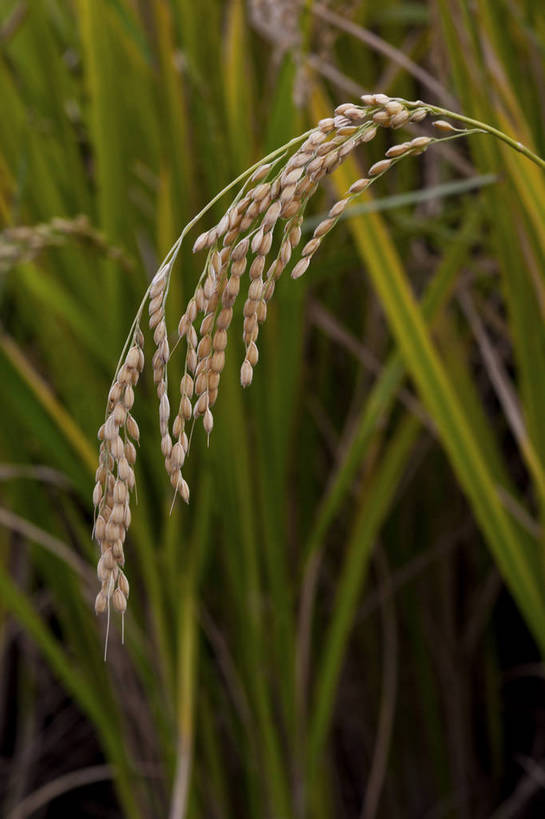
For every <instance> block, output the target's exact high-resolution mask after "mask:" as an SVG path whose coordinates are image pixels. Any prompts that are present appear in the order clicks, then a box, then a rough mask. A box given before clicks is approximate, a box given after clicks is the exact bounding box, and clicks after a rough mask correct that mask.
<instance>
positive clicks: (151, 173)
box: [0, 0, 545, 819]
mask: <svg viewBox="0 0 545 819" xmlns="http://www.w3.org/2000/svg"><path fill="white" fill-rule="evenodd" d="M369 91H382V92H384V93H387V94H390V95H393V96H401V97H405V98H406V99H411V100H412V99H417V98H422V99H425V100H427V101H429V102H433V103H435V104H438V105H441V106H446V107H449V108H452V109H455V110H457V111H461V112H463V113H465V114H467V115H468V116H473V117H477V118H478V119H482V120H485V121H486V122H488V123H490V124H492V125H495V126H496V127H499V128H501V129H502V130H504V131H506V132H507V133H509V134H510V135H512V136H513V137H515V138H516V139H517V140H520V141H521V142H523V143H524V144H526V145H528V146H529V147H530V148H532V150H534V151H536V152H537V153H538V154H540V155H541V156H545V6H544V4H543V2H542V0H520V2H517V0H422V1H421V2H419V1H418V0H417V1H416V2H403V1H402V0H380V2H379V0H366V2H363V0H362V1H361V2H357V1H356V0H352V2H337V1H336V0H331V2H328V3H326V2H313V0H301V2H295V0H292V2H282V0H277V2H273V1H272V0H250V1H249V2H248V3H245V2H243V0H223V1H222V0H200V1H199V2H198V3H195V2H192V0H148V2H145V0H0V230H1V232H0V385H1V393H0V394H1V399H0V412H1V419H2V423H1V424H0V651H1V661H0V806H1V807H0V813H1V815H2V816H4V817H9V819H23V817H27V816H32V817H42V819H45V818H46V817H47V819H50V817H59V816H63V815H65V814H66V813H67V812H68V811H71V812H72V813H73V815H77V816H82V817H83V816H85V817H107V818H108V819H110V818H111V819H113V818H114V817H128V819H155V818H156V817H170V819H181V817H190V819H208V817H211V819H229V817H248V818H250V817H251V818H252V819H253V818H254V817H255V819H261V818H263V819H291V817H293V819H304V818H305V817H308V819H333V817H335V819H337V818H339V819H341V818H346V819H352V817H362V819H375V817H376V819H381V818H382V819H443V818H444V819H449V818H452V819H454V817H460V818H462V817H463V819H481V817H482V818H483V819H484V818H485V817H494V819H509V817H516V818H517V819H520V818H521V817H540V816H543V815H545V792H544V788H545V666H544V665H543V653H544V651H545V538H544V533H543V523H544V513H545V322H544V316H545V176H544V174H543V172H542V171H541V170H540V169H539V168H537V167H536V166H534V165H532V164H531V163H529V162H528V160H527V159H525V158H524V157H522V156H520V155H518V154H516V153H515V152H513V151H510V150H509V149H508V148H507V147H506V146H503V145H501V144H500V143H496V142H494V141H493V140H492V139H491V138H490V137H488V136H474V137H472V138H471V140H468V141H456V142H453V143H450V144H449V145H448V146H441V147H440V148H439V149H438V150H430V151H428V152H427V153H426V154H425V155H424V156H423V157H422V158H420V159H410V160H407V161H405V162H404V163H402V164H400V165H399V166H396V168H395V169H394V170H393V172H392V173H389V174H388V175H387V176H386V177H385V179H384V180H381V182H380V184H378V185H377V186H375V187H373V193H372V195H367V198H364V199H363V200H362V201H361V203H360V204H359V205H358V206H356V207H355V209H354V210H353V211H351V212H350V213H348V215H347V218H346V219H343V220H342V221H341V222H340V223H339V225H338V226H337V228H336V229H335V231H334V232H333V234H332V235H331V236H330V237H328V238H327V240H326V241H325V242H324V243H323V245H322V247H321V248H320V250H319V252H318V253H317V254H316V257H315V259H314V260H313V264H312V267H311V269H310V270H309V272H308V274H307V275H306V276H305V277H304V278H303V279H301V280H298V281H296V282H293V281H291V280H290V279H289V275H285V277H284V278H283V279H282V280H281V281H280V283H279V286H278V288H277V291H276V293H275V298H274V300H273V302H272V303H271V306H270V312H269V318H268V320H267V323H266V324H265V325H264V328H263V331H262V335H261V336H260V344H261V347H260V352H261V358H260V361H259V364H258V366H257V368H256V371H255V376H254V380H253V383H252V386H251V388H249V389H248V390H246V391H244V392H243V391H242V390H241V389H240V386H239V367H240V362H241V360H242V354H243V347H242V340H241V339H240V340H237V341H236V343H235V342H234V341H233V340H232V341H231V344H230V345H229V349H228V351H227V352H228V354H227V364H226V369H225V373H224V376H223V379H222V390H221V392H220V396H219V399H218V404H217V406H216V412H215V428H214V433H213V436H212V439H211V442H210V446H209V447H207V446H206V439H205V435H204V433H203V432H202V429H196V431H195V435H194V440H193V445H192V454H191V457H190V458H189V460H188V464H187V467H186V472H185V474H186V477H187V478H188V480H189V483H190V486H191V488H192V498H191V503H190V505H189V507H186V506H185V505H184V504H182V503H177V504H176V505H175V507H174V510H173V512H172V514H171V515H170V514H169V509H170V503H171V494H170V491H169V484H168V479H167V477H166V475H165V474H164V468H163V464H162V460H163V459H162V456H161V453H160V436H159V431H158V425H157V421H156V418H157V406H156V398H155V393H154V388H153V383H152V379H151V377H150V374H149V371H148V370H149V367H148V368H147V369H146V371H145V377H144V378H143V379H142V382H141V383H140V384H139V387H138V390H137V393H136V396H137V397H136V403H135V415H136V417H137V419H138V422H139V424H140V430H141V441H142V445H141V447H140V451H139V456H138V462H137V469H136V475H137V484H138V505H137V506H136V507H134V518H133V524H132V527H131V532H130V534H129V536H128V540H127V544H126V548H125V551H126V554H127V572H128V575H129V577H130V580H131V599H130V607H129V612H128V615H127V618H126V622H125V638H126V639H125V645H124V646H122V645H121V634H120V629H119V622H118V619H117V618H113V619H112V629H111V634H110V643H109V650H108V661H107V663H104V661H103V646H104V627H105V623H104V622H103V620H102V619H97V618H96V617H95V615H94V611H93V601H94V597H95V594H96V583H97V582H96V575H95V565H96V547H95V545H94V544H93V543H92V541H91V529H92V523H93V518H92V504H91V493H92V487H93V484H94V472H95V468H96V459H97V451H98V447H97V441H96V430H97V428H98V427H99V425H100V423H101V422H102V420H103V418H104V406H105V401H106V396H107V393H108V388H109V385H110V382H111V378H112V375H113V372H114V369H115V364H116V361H117V359H118V356H119V353H120V350H121V347H122V344H123V341H124V339H125V337H126V335H127V333H128V331H129V328H130V325H131V321H132V318H133V315H134V313H135V311H136V309H137V307H138V304H139V302H140V299H141V296H142V294H143V292H144V291H145V289H146V287H147V284H148V283H149V281H150V279H151V277H152V276H153V274H154V272H155V270H156V269H157V267H158V264H159V263H160V261H161V259H162V258H163V256H164V254H165V253H166V252H167V250H168V249H169V247H170V246H171V244H172V243H173V242H174V241H175V239H176V237H177V236H178V234H179V233H180V231H181V229H182V227H183V226H184V225H185V223H186V222H187V221H188V220H189V219H190V218H191V217H192V216H193V215H194V214H195V213H197V212H198V211H199V210H200V208H201V207H203V206H204V204H205V203H206V202H208V201H209V200H210V199H211V198H212V197H213V196H214V195H215V194H216V193H217V192H218V191H219V190H221V189H222V188H223V187H224V186H225V185H226V184H227V183H228V182H229V181H230V180H231V179H232V178H234V177H236V176H238V175H239V174H240V173H241V172H242V171H243V170H244V169H245V168H246V167H248V166H249V165H250V164H252V163H254V162H256V161H258V160H259V158H260V156H262V155H264V154H266V153H267V152H269V151H271V150H273V149H274V148H276V147H278V146H280V145H281V144H282V143H284V142H286V141H287V140H289V139H290V138H292V137H293V136H295V135H297V134H298V133H300V132H302V131H304V130H306V129H307V128H309V127H311V126H312V125H313V124H314V123H315V122H316V121H317V120H318V119H319V118H321V117H324V116H329V114H330V112H331V111H332V110H333V108H334V107H335V106H336V105H338V104H339V103H341V102H345V101H349V100H357V99H358V97H359V95H360V94H361V93H363V92H369ZM426 133H430V128H429V125H427V124H426V123H425V122H424V123H422V125H421V126H418V127H417V128H416V129H415V130H414V131H413V134H414V135H416V134H426ZM391 140H392V134H391V133H390V132H387V131H384V132H381V133H380V134H379V136H378V137H377V139H376V140H375V141H374V142H373V143H371V144H370V145H369V146H366V147H365V148H364V149H360V150H359V152H358V153H357V156H356V157H355V158H351V159H350V160H349V161H348V162H347V163H346V165H343V166H342V167H341V168H339V170H337V171H336V172H335V173H334V174H333V175H332V176H331V178H330V179H329V180H328V183H327V184H326V185H325V186H324V187H323V189H322V191H321V192H320V193H319V194H318V195H317V196H316V197H315V199H314V200H313V206H312V212H310V213H309V214H308V220H307V222H306V223H305V230H307V231H308V232H311V230H312V228H313V226H314V225H315V224H316V219H319V217H320V214H323V213H324V212H326V211H327V209H328V208H329V207H330V205H331V204H332V203H333V202H334V201H335V200H336V198H338V196H339V194H340V193H341V192H342V191H343V190H345V188H346V185H347V183H348V184H349V183H350V182H351V181H353V180H354V179H356V178H358V176H362V175H364V173H365V170H366V169H367V168H368V167H369V165H370V164H371V163H372V162H374V161H376V160H377V159H380V158H381V157H382V156H383V155H384V151H385V149H386V148H387V147H388V145H389V144H390V142H391ZM223 204H224V205H225V204H226V203H223ZM221 205H222V203H220V204H219V205H218V207H217V208H215V210H214V211H213V213H212V214H210V215H209V217H207V218H205V220H204V224H203V226H202V227H201V229H202V230H204V229H206V228H207V227H210V226H211V225H212V224H214V220H217V219H218V218H219V217H220V216H221V214H222V212H223V209H224V208H223V209H222V206H221ZM199 232H200V231H199V230H198V229H197V230H196V231H195V232H194V233H193V234H192V235H191V236H190V237H189V238H188V242H187V247H186V246H185V245H184V247H183V248H182V252H181V254H180V258H179V261H178V264H177V268H176V272H175V275H174V277H173V283H172V286H171V293H170V299H169V302H168V311H169V312H168V320H169V323H170V324H171V326H172V329H173V330H174V328H175V327H176V324H177V322H178V319H179V317H180V315H181V314H182V312H183V310H184V308H185V303H186V301H187V299H188V298H189V296H190V295H191V294H192V292H193V288H194V286H195V282H196V280H197V278H198V276H199V275H200V273H201V269H202V258H201V259H199V258H198V257H193V256H192V254H191V245H192V243H193V241H194V239H195V237H196V235H197V234H198V233H199ZM146 343H147V344H148V347H147V355H148V359H149V358H150V357H151V354H150V353H149V349H150V348H151V347H150V345H149V339H148V338H146ZM237 344H238V347H237ZM177 366H178V367H179V368H180V372H177V370H176V367H177ZM181 368H182V358H181V357H180V359H179V361H177V360H176V359H174V360H173V362H172V364H171V380H172V384H174V385H175V382H176V380H177V377H178V376H179V374H180V373H181ZM173 394H175V388H173Z"/></svg>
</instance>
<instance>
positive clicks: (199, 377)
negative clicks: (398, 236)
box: [93, 94, 450, 613]
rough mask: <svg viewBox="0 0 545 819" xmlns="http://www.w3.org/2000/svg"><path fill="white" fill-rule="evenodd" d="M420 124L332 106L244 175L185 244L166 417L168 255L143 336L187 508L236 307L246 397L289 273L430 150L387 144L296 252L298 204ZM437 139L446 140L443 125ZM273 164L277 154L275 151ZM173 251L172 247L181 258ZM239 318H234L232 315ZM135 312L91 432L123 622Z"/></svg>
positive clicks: (365, 104) (367, 100)
mask: <svg viewBox="0 0 545 819" xmlns="http://www.w3.org/2000/svg"><path fill="white" fill-rule="evenodd" d="M427 115H428V110H427V109H426V106H425V104H424V103H420V102H419V101H417V102H413V103H407V102H405V101H403V100H397V99H395V100H394V99H390V98H389V97H387V96H386V95H384V94H367V95H364V96H363V97H362V105H355V104H353V103H345V104H343V105H339V106H338V107H337V108H336V109H335V112H334V115H333V116H331V117H330V118H327V119H323V120H321V121H320V122H319V123H318V124H317V126H316V127H315V128H313V129H312V130H311V131H310V132H308V133H307V134H305V135H304V136H303V137H301V140H299V144H298V147H297V148H296V150H295V151H293V152H292V153H291V154H286V153H284V154H283V155H281V157H280V160H278V159H275V158H274V157H273V160H271V161H263V163H262V164H261V165H259V166H258V167H256V168H255V169H254V170H253V171H252V172H249V173H248V178H247V181H246V183H245V184H244V185H243V187H242V189H241V190H240V191H239V193H238V194H237V196H236V197H235V199H234V201H233V202H232V203H231V204H230V206H229V207H228V208H227V210H226V212H225V213H224V215H223V216H222V218H221V219H220V220H219V222H218V223H217V224H216V225H214V226H213V227H212V228H210V229H209V230H207V231H205V232H204V233H201V235H200V236H199V237H198V238H197V239H196V241H195V243H194V245H193V252H194V253H202V252H206V254H207V255H206V261H205V264H204V268H203V273H202V275H201V277H200V279H199V281H198V283H197V286H196V289H195V292H194V294H193V296H192V297H191V299H190V300H189V303H188V304H187V307H186V309H185V311H184V313H183V315H182V316H181V318H180V320H179V323H178V332H177V338H176V339H173V341H174V343H175V344H176V345H177V344H178V343H180V342H183V343H184V345H185V364H184V369H183V375H182V377H181V380H180V384H179V400H178V401H177V402H176V404H177V406H176V409H175V414H174V417H173V418H172V419H171V407H170V401H169V397H168V390H167V365H168V362H169V358H170V354H171V348H170V343H169V334H168V330H167V325H166V319H165V304H166V299H167V295H168V287H169V281H170V276H171V272H172V268H173V264H174V260H175V255H176V254H172V253H171V254H169V256H168V257H167V261H166V262H165V263H163V265H162V266H161V268H160V269H159V271H158V272H157V274H156V275H155V277H154V279H153V280H152V282H151V285H150V287H149V289H148V292H147V294H146V295H147V300H148V302H147V303H148V314H149V329H150V331H151V333H152V334H153V342H154V352H153V357H152V368H153V380H154V384H155V388H156V391H157V398H158V402H159V409H158V412H159V430H160V437H161V452H162V455H163V458H164V463H165V469H166V472H167V474H168V477H169V479H170V482H171V485H172V488H173V490H174V492H175V493H177V494H178V495H180V496H181V497H182V499H183V500H184V501H186V502H189V486H188V484H187V481H186V480H185V478H184V476H183V468H184V463H185V461H186V458H187V455H188V450H189V443H190V440H191V431H192V427H193V425H194V424H195V422H196V421H198V420H200V421H201V422H202V425H203V428H204V431H205V434H206V436H207V437H210V435H211V433H212V430H213V427H214V416H213V408H214V405H215V403H216V400H217V397H218V390H219V387H220V382H221V375H222V371H223V369H224V365H225V355H226V349H227V345H228V339H229V333H230V330H231V326H232V323H233V319H234V317H235V316H236V315H237V314H236V308H237V301H239V302H242V310H241V312H242V339H243V343H244V357H243V360H242V362H241V367H240V383H241V385H242V386H243V387H247V386H249V384H251V382H252V378H253V374H254V369H255V367H256V365H257V363H258V360H259V346H258V342H259V330H260V326H261V325H262V324H263V322H264V321H265V320H266V318H267V309H268V304H269V302H270V300H271V298H272V296H273V294H274V291H275V287H276V283H277V282H278V279H279V278H280V276H281V275H282V274H283V272H284V271H285V270H286V269H287V268H288V267H289V266H290V265H291V264H292V257H293V256H294V254H295V253H296V252H298V258H297V259H296V261H295V263H294V264H293V265H292V266H291V277H292V278H293V279H297V278H299V277H300V276H302V275H303V274H304V273H305V272H306V270H307V269H308V267H309V265H310V263H311V261H312V258H313V256H314V254H315V253H316V251H317V250H318V248H319V247H320V245H321V243H322V241H323V240H324V238H325V237H326V236H327V234H328V233H329V232H330V231H331V230H332V229H333V227H334V226H335V225H336V223H337V221H338V220H339V218H341V216H342V215H343V213H344V212H345V210H346V209H347V207H348V206H349V205H350V203H351V202H352V200H353V199H354V198H355V197H357V196H358V195H359V194H361V193H362V192H363V191H365V190H366V189H367V188H368V187H369V185H371V184H372V182H374V181H375V180H376V179H378V178H379V177H381V176H382V175H383V174H384V173H386V172H387V171H388V170H390V168H391V167H392V166H393V165H394V164H395V163H396V162H398V161H400V160H401V159H402V158H404V157H406V156H408V155H418V154H420V153H422V152H423V151H425V150H426V148H427V147H428V146H429V145H430V144H431V143H432V142H434V141H438V140H437V139H432V138H430V137H428V136H416V137H414V138H412V139H410V140H409V141H405V142H401V143H398V144H395V145H393V146H392V147H391V148H390V149H389V150H388V151H387V152H386V156H385V158H384V159H381V160H380V161H378V162H376V163H374V164H373V165H371V167H370V168H369V169H368V171H367V175H366V176H365V177H363V178H361V179H357V180H355V181H354V183H353V184H352V185H351V186H350V188H349V190H347V192H346V195H345V196H344V197H343V198H342V199H340V200H339V201H337V202H335V204H333V206H332V207H331V208H330V209H329V212H328V213H327V216H326V217H325V218H324V219H322V221H321V222H320V223H319V224H318V225H317V227H316V228H315V230H314V232H313V235H312V237H311V238H310V240H309V241H307V242H306V243H305V244H304V246H303V247H302V249H301V250H300V252H299V251H298V249H299V246H300V244H301V238H302V223H303V217H304V213H305V209H306V207H307V204H308V202H309V200H310V198H311V197H312V195H313V194H314V193H315V191H316V190H317V188H318V186H319V185H320V183H321V182H322V180H323V179H324V178H325V177H326V176H327V175H328V174H331V173H332V172H333V171H334V170H335V169H336V168H337V167H338V166H339V165H340V164H341V163H342V162H343V161H344V160H345V159H346V158H347V157H348V156H349V155H350V154H352V153H353V151H354V150H355V149H356V148H358V146H360V145H363V144H365V143H368V142H370V141H371V140H373V138H374V137H375V135H376V133H377V130H378V129H379V128H391V129H394V130H395V129H398V128H401V127H403V126H406V125H409V124H410V123H419V122H421V121H422V120H423V119H424V118H425V117H426V116H427ZM438 125H439V129H442V130H448V128H449V127H450V126H449V125H448V123H444V122H441V124H439V123H438ZM275 154H278V152H275ZM179 244H180V240H179V242H178V244H177V245H176V250H177V249H178V247H179ZM239 313H240V309H239ZM141 319H142V313H141V311H139V313H138V315H137V317H136V319H135V324H134V325H133V333H132V338H131V340H130V346H129V349H128V351H127V353H126V356H125V359H124V361H123V363H122V365H121V366H120V368H119V370H118V372H117V374H116V377H115V380H114V383H113V386H112V388H111V391H110V395H109V398H108V407H107V415H106V420H105V423H104V424H103V426H102V427H101V428H100V430H99V439H100V442H101V443H100V458H99V467H98V470H97V474H96V481H97V482H96V486H95V490H94V494H93V501H94V505H95V526H94V535H95V538H96V540H97V542H98V544H99V545H100V551H101V555H100V559H99V563H98V578H99V581H100V584H101V588H100V591H99V593H98V596H97V599H96V611H97V613H98V612H103V611H105V610H106V609H108V611H109V606H110V602H111V603H112V605H113V606H114V608H115V609H116V610H117V611H119V612H121V613H123V612H124V611H125V609H126V605H127V597H128V593H129V586H128V582H127V579H126V577H125V574H124V572H123V565H124V552H123V544H124V541H125V536H126V533H127V529H128V528H129V524H130V520H131V511H130V497H131V493H132V492H133V490H134V485H135V477H134V471H133V467H134V462H135V458H136V450H135V446H134V442H136V443H138V439H139V432H138V426H137V424H136V421H135V420H134V418H133V417H132V415H131V409H132V405H133V401H134V388H135V386H136V384H137V382H138V378H139V376H140V373H141V372H142V368H143V364H144V355H143V344H144V338H143V334H142V332H141V329H140V323H141Z"/></svg>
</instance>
